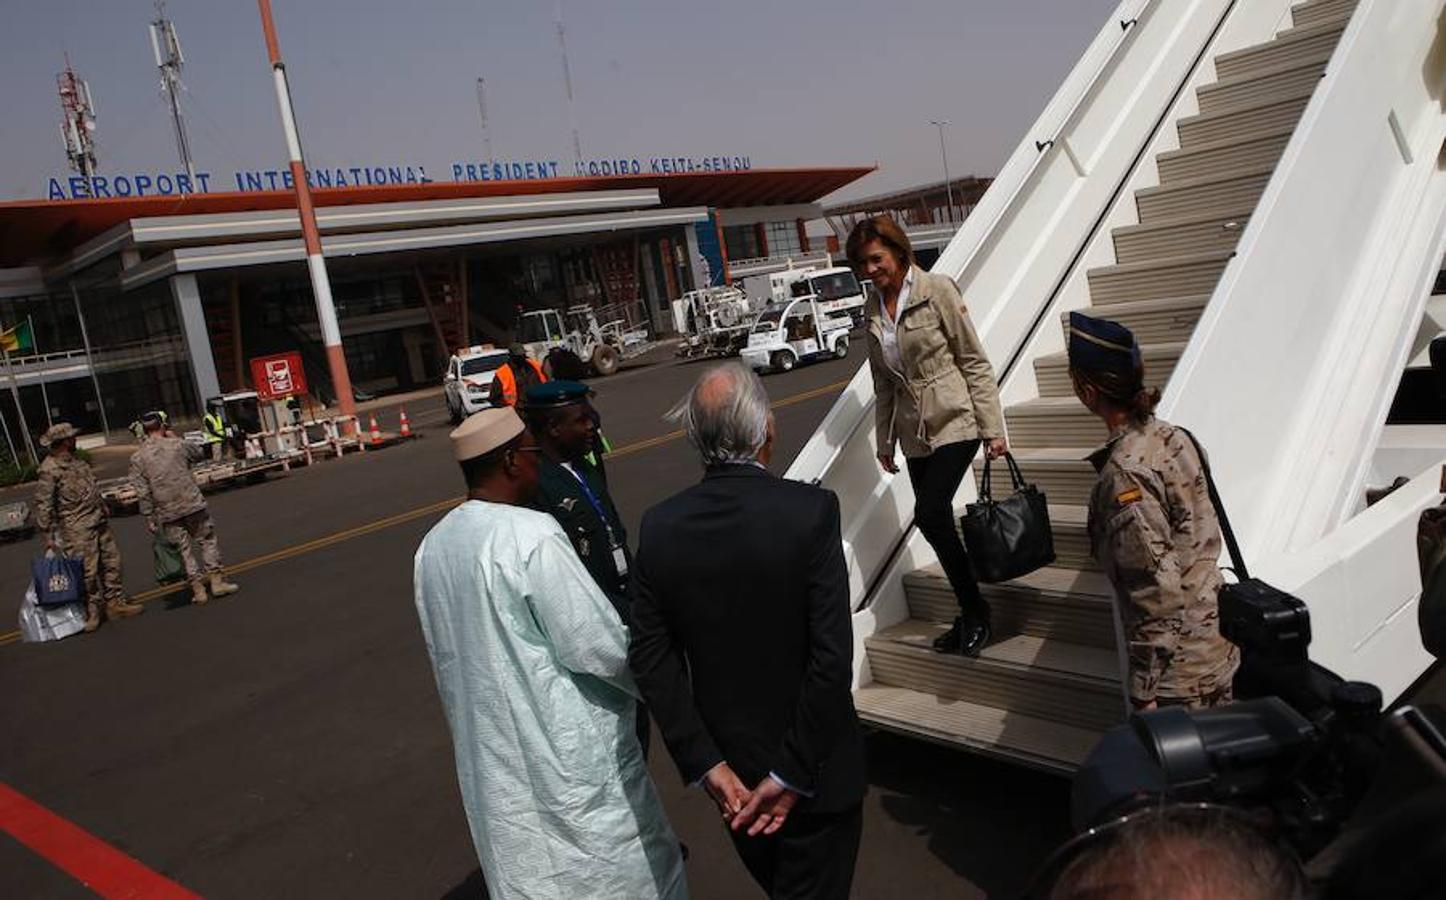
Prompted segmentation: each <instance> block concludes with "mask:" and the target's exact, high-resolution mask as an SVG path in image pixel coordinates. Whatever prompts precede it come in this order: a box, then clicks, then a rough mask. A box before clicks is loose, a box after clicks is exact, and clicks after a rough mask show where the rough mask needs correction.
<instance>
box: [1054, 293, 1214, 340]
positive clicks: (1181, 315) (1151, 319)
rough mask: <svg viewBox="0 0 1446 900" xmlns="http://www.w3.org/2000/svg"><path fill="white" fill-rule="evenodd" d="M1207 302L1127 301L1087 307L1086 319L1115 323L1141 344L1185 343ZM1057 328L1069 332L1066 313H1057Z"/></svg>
mask: <svg viewBox="0 0 1446 900" xmlns="http://www.w3.org/2000/svg"><path fill="white" fill-rule="evenodd" d="M1209 301H1210V297H1209V295H1208V294H1200V295H1198V296H1195V297H1172V298H1169V299H1165V300H1130V301H1128V302H1126V303H1110V304H1106V305H1104V306H1096V307H1090V308H1088V309H1086V310H1085V312H1086V313H1088V314H1089V315H1092V316H1095V317H1097V318H1101V319H1108V320H1110V321H1111V322H1118V323H1120V324H1121V325H1123V326H1125V327H1126V328H1128V329H1130V331H1131V332H1133V333H1134V335H1135V340H1137V341H1139V342H1140V343H1141V344H1168V343H1175V342H1178V341H1188V340H1189V339H1190V335H1191V334H1193V333H1194V331H1195V323H1196V322H1198V321H1200V315H1201V313H1203V312H1204V311H1205V304H1207V303H1208V302H1209ZM1060 324H1061V326H1062V327H1063V328H1064V329H1065V331H1066V333H1068V330H1069V313H1067V312H1066V313H1060Z"/></svg>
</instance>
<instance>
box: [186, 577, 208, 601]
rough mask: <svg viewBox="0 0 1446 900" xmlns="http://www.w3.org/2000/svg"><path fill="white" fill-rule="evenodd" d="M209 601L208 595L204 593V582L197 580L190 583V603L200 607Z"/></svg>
mask: <svg viewBox="0 0 1446 900" xmlns="http://www.w3.org/2000/svg"><path fill="white" fill-rule="evenodd" d="M210 599H211V597H210V595H209V594H207V593H206V582H204V581H202V580H201V579H199V578H198V579H196V580H195V581H193V582H191V602H192V603H194V604H196V605H197V606H201V605H203V604H204V603H205V602H206V601H207V600H210Z"/></svg>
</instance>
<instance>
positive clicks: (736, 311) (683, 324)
mask: <svg viewBox="0 0 1446 900" xmlns="http://www.w3.org/2000/svg"><path fill="white" fill-rule="evenodd" d="M759 308H761V304H759V305H758V306H755V304H754V303H753V302H752V301H750V300H749V299H748V295H747V294H745V293H744V292H743V291H740V290H739V289H737V288H732V287H711V288H703V289H702V290H697V291H688V292H687V293H686V294H684V295H683V296H682V297H680V298H678V299H677V300H674V301H673V327H674V329H676V330H677V332H678V333H679V334H682V335H686V337H685V338H684V339H683V341H682V343H680V344H679V345H678V350H677V354H678V355H679V356H683V357H688V358H693V357H707V356H736V355H737V354H738V351H739V350H742V349H743V347H744V346H745V345H746V344H747V343H748V333H749V331H750V330H752V327H753V321H754V318H755V317H756V315H757V313H758V310H759Z"/></svg>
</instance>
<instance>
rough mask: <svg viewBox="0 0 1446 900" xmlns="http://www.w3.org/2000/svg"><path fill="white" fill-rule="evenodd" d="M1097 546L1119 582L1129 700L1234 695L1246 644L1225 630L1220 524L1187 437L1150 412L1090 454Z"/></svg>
mask: <svg viewBox="0 0 1446 900" xmlns="http://www.w3.org/2000/svg"><path fill="white" fill-rule="evenodd" d="M1089 459H1090V462H1091V463H1093V464H1094V467H1095V469H1096V471H1098V472H1099V480H1098V481H1097V482H1095V487H1094V491H1093V493H1092V494H1091V496H1090V506H1089V534H1090V546H1091V550H1092V552H1093V554H1094V557H1095V559H1096V560H1098V561H1099V564H1100V567H1101V568H1102V569H1103V570H1104V572H1105V574H1106V575H1107V576H1108V577H1109V579H1110V583H1111V584H1113V585H1114V588H1115V595H1116V597H1118V599H1119V604H1120V617H1121V620H1122V621H1123V624H1124V638H1125V642H1126V646H1127V649H1128V656H1129V669H1130V673H1129V690H1130V699H1131V700H1132V701H1134V702H1135V703H1137V704H1144V703H1148V702H1149V701H1151V700H1155V701H1158V702H1159V703H1160V704H1161V705H1168V704H1181V705H1186V706H1193V707H1207V706H1215V705H1218V704H1221V703H1228V702H1230V699H1231V696H1230V679H1231V676H1232V675H1233V674H1234V672H1235V669H1236V667H1237V666H1238V665H1239V661H1240V657H1239V651H1238V650H1237V649H1236V648H1235V647H1234V645H1232V644H1230V643H1229V642H1228V641H1226V640H1225V638H1223V637H1221V635H1220V609H1219V606H1218V604H1217V600H1216V597H1217V594H1218V593H1219V591H1220V586H1221V584H1223V582H1224V579H1223V578H1222V577H1221V575H1220V569H1219V567H1218V566H1217V565H1216V560H1217V559H1218V558H1219V556H1220V545H1221V537H1220V525H1219V522H1218V521H1217V519H1216V516H1215V509H1214V507H1213V506H1212V505H1211V503H1210V494H1209V490H1208V488H1207V486H1206V482H1205V473H1204V470H1203V469H1202V468H1201V465H1200V458H1199V456H1198V455H1197V454H1196V452H1195V448H1194V447H1193V446H1192V445H1191V443H1190V439H1189V438H1188V437H1186V436H1185V434H1184V433H1182V432H1181V431H1180V430H1179V429H1177V428H1175V427H1174V426H1173V425H1170V424H1169V423H1167V422H1162V421H1160V420H1158V419H1155V418H1151V419H1150V420H1149V421H1147V422H1146V423H1145V424H1143V425H1130V426H1127V427H1125V428H1122V429H1119V430H1117V431H1116V432H1115V433H1114V434H1113V435H1112V436H1111V438H1110V441H1109V443H1107V444H1106V445H1105V446H1103V447H1101V448H1100V449H1099V450H1097V451H1095V452H1094V453H1093V454H1091V455H1090V458H1089Z"/></svg>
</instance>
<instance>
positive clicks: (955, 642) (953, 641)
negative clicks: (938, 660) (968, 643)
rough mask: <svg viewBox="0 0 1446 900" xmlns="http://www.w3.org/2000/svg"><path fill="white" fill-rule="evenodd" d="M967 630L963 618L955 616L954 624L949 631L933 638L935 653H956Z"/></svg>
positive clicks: (967, 627)
mask: <svg viewBox="0 0 1446 900" xmlns="http://www.w3.org/2000/svg"><path fill="white" fill-rule="evenodd" d="M968 630H969V626H968V625H967V624H965V622H964V617H963V616H955V617H954V624H953V625H950V626H949V630H948V631H946V632H944V633H943V634H941V635H939V636H938V637H936V638H934V652H935V653H958V652H959V646H960V644H961V643H962V642H963V635H964V633H965V632H967V631H968Z"/></svg>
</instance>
